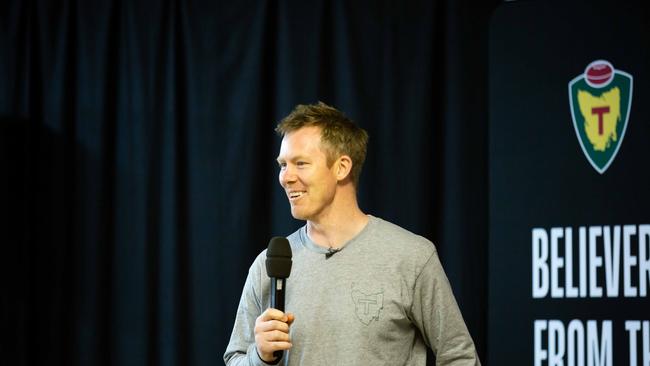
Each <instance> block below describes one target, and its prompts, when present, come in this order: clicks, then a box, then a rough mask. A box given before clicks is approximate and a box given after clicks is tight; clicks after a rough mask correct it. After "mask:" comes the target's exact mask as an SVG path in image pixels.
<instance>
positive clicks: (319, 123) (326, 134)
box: [275, 102, 368, 187]
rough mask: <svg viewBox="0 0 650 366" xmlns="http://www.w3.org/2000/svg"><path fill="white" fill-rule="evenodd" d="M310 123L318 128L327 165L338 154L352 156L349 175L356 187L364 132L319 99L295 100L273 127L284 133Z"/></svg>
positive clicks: (364, 147)
mask: <svg viewBox="0 0 650 366" xmlns="http://www.w3.org/2000/svg"><path fill="white" fill-rule="evenodd" d="M310 126H316V127H319V128H320V129H321V143H322V144H323V150H324V151H325V155H326V156H327V165H329V166H332V164H333V163H334V161H335V160H336V159H338V158H339V157H340V156H342V155H348V156H349V157H350V159H352V171H351V172H350V175H351V178H352V182H353V183H354V185H355V187H358V184H359V176H360V175H361V168H362V167H363V163H364V161H365V160H366V153H367V151H368V133H367V132H366V131H365V130H364V129H363V128H361V127H359V126H357V125H356V124H355V123H354V122H353V121H352V120H351V119H349V118H348V117H346V116H345V114H343V113H342V112H341V111H339V110H338V109H336V108H334V107H331V106H329V105H327V104H325V103H323V102H318V103H317V104H298V105H297V106H296V107H295V108H294V109H293V111H291V113H290V114H289V115H288V116H286V117H285V118H284V119H282V120H281V121H280V123H278V125H277V127H276V128H275V131H276V132H277V133H278V134H279V135H280V136H284V135H286V134H288V133H290V132H293V131H297V130H299V129H301V128H303V127H310Z"/></svg>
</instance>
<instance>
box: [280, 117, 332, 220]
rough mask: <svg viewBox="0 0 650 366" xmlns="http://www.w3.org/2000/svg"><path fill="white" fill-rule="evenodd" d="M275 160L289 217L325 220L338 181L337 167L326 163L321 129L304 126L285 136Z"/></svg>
mask: <svg viewBox="0 0 650 366" xmlns="http://www.w3.org/2000/svg"><path fill="white" fill-rule="evenodd" d="M277 160H278V165H279V166H280V174H279V177H278V178H279V181H280V185H281V186H282V188H284V191H285V193H286V194H287V197H288V198H289V204H290V205H291V215H292V216H293V217H294V218H296V219H299V220H310V221H315V222H318V221H319V219H320V218H322V217H325V216H326V215H327V214H328V213H329V209H330V207H331V205H332V202H333V201H334V198H335V196H336V189H337V183H338V180H337V176H336V173H335V167H336V164H332V165H331V166H328V164H327V155H326V154H325V151H324V150H323V148H322V146H321V129H320V127H314V126H310V127H303V128H300V129H298V130H296V131H293V132H290V133H287V134H286V135H285V136H284V138H283V139H282V145H281V146H280V154H279V155H278V159H277Z"/></svg>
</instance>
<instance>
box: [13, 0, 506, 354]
mask: <svg viewBox="0 0 650 366" xmlns="http://www.w3.org/2000/svg"><path fill="white" fill-rule="evenodd" d="M496 3H497V1H491V2H490V1H488V2H482V3H480V4H479V3H474V2H471V1H469V0H438V1H429V0H422V1H409V2H402V1H371V2H365V3H364V2H356V1H345V0H341V1H291V2H289V1H245V0H238V1H182V0H163V1H127V0H112V1H82V0H66V1H35V0H34V1H8V2H2V4H1V5H0V9H1V12H0V17H1V18H0V27H1V31H0V72H1V75H2V82H1V83H0V128H1V129H0V143H1V145H0V152H1V156H0V176H2V178H0V197H1V199H2V202H1V203H0V207H1V208H0V213H1V214H2V216H1V217H0V219H1V222H2V233H0V237H1V238H2V255H1V256H0V265H1V267H2V279H1V280H0V281H1V284H2V300H1V302H0V306H1V307H2V308H1V314H0V316H1V322H2V323H1V326H0V337H1V340H2V342H1V344H0V347H1V348H0V352H1V354H0V363H2V364H3V365H37V364H44V363H47V364H48V365H66V366H68V365H217V364H222V360H221V357H222V354H223V351H224V350H225V346H226V344H227V341H228V339H229V336H230V331H231V327H232V324H233V321H234V314H235V310H236V307H237V303H238V301H239V296H240V293H241V289H242V286H243V283H244V279H245V276H246V273H247V269H248V267H249V265H250V264H251V262H252V260H253V258H254V257H255V256H256V255H257V254H258V253H259V252H260V251H261V250H262V249H264V248H265V247H266V245H267V243H268V240H269V238H270V237H272V236H275V235H287V234H289V233H291V232H293V231H294V230H295V229H296V228H298V227H299V226H300V225H302V223H301V222H298V221H295V220H293V219H292V218H291V216H290V213H289V208H288V204H287V202H286V198H285V197H284V195H283V193H282V191H281V189H280V187H279V184H278V183H277V168H276V164H275V157H276V154H277V151H278V148H279V142H280V139H279V138H278V137H277V136H275V134H274V132H273V128H274V126H275V124H276V123H277V121H278V120H279V119H281V118H282V117H283V116H285V115H286V114H288V113H289V112H290V110H291V109H292V108H293V106H294V105H295V104H298V103H313V102H316V101H318V100H321V101H324V102H326V103H328V104H332V105H334V106H336V107H337V108H339V109H341V110H343V111H345V112H346V113H347V114H348V115H349V116H350V117H351V118H352V119H354V120H355V121H357V122H358V123H359V124H360V125H361V126H362V127H364V128H365V129H367V130H368V131H369V134H370V147H369V157H368V160H367V163H366V166H365V168H364V172H363V174H362V177H361V184H360V203H361V207H362V209H363V210H364V211H365V212H367V213H370V214H373V215H375V216H379V217H382V218H385V219H388V220H390V221H393V222H395V223H397V224H399V225H401V226H403V227H405V228H407V229H409V230H411V231H414V232H416V233H419V234H421V235H423V236H426V237H427V238H429V239H431V240H433V241H434V242H435V243H436V245H437V247H438V248H439V251H440V255H441V259H442V262H443V265H444V266H445V269H446V271H447V274H448V276H449V278H450V281H451V282H452V286H453V289H454V292H455V294H456V297H457V299H458V301H459V303H460V306H461V309H462V311H463V314H464V316H465V319H466V322H467V325H468V327H469V329H470V331H471V333H472V336H473V337H474V339H475V341H476V343H477V346H478V350H479V353H480V355H481V357H482V359H483V360H484V359H485V356H486V352H487V350H486V348H485V345H486V339H485V335H486V327H487V324H486V313H487V309H486V305H487V279H486V276H487V256H486V253H487V232H486V231H487V198H486V197H487V186H486V183H487V176H486V175H487V166H486V161H487V157H486V152H487V148H486V141H487V136H486V134H487V111H486V109H487V107H486V104H487V100H486V99H487V98H486V83H487V65H486V61H487V25H488V20H489V15H490V13H491V11H492V10H493V9H494V8H495V6H496ZM430 363H431V364H433V360H431V361H430Z"/></svg>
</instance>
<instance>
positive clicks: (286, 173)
mask: <svg viewBox="0 0 650 366" xmlns="http://www.w3.org/2000/svg"><path fill="white" fill-rule="evenodd" d="M295 181H296V174H295V170H294V169H293V168H292V167H291V166H290V165H287V166H286V167H284V169H283V170H282V171H280V184H281V185H283V186H285V185H287V184H288V183H293V182H295Z"/></svg>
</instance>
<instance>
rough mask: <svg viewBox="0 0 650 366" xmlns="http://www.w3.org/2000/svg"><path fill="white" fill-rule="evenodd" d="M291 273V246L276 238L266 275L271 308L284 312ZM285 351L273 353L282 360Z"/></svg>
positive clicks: (287, 242)
mask: <svg viewBox="0 0 650 366" xmlns="http://www.w3.org/2000/svg"><path fill="white" fill-rule="evenodd" d="M290 273H291V246H290V245H289V240H287V238H283V237H279V236H276V237H274V238H272V239H271V241H270V242H269V247H268V248H267V249H266V274H267V275H268V276H269V277H270V278H271V307H272V308H274V309H278V310H280V311H282V312H284V294H285V291H286V290H287V286H286V279H287V278H288V277H289V274H290ZM283 353H284V352H283V351H275V352H273V356H275V358H276V359H280V358H282V354H283Z"/></svg>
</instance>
